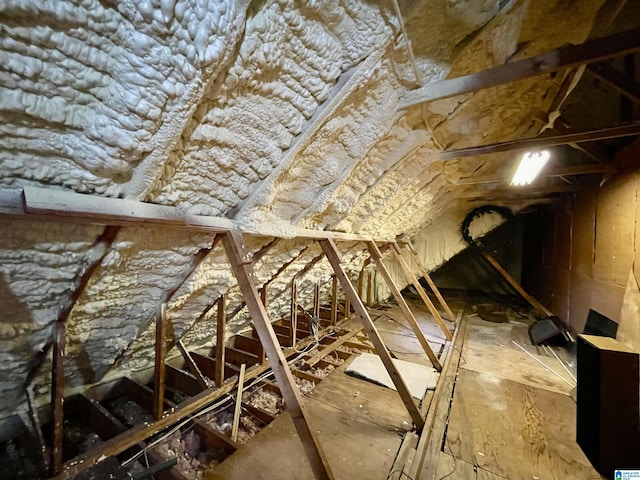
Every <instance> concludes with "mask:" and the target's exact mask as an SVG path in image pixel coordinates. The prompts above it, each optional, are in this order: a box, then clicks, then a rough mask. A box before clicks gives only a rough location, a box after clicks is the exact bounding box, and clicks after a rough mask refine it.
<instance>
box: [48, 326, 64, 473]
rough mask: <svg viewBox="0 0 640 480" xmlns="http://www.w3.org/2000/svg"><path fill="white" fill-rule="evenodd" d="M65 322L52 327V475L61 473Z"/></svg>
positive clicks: (50, 466) (50, 465)
mask: <svg viewBox="0 0 640 480" xmlns="http://www.w3.org/2000/svg"><path fill="white" fill-rule="evenodd" d="M65 332H66V326H65V322H56V323H55V324H54V326H53V358H52V366H51V424H52V427H53V428H52V429H51V431H52V439H51V461H50V464H49V469H50V471H51V474H52V475H57V474H58V473H60V472H61V471H62V449H63V445H62V438H63V432H62V429H63V422H64V352H65V341H66V339H65Z"/></svg>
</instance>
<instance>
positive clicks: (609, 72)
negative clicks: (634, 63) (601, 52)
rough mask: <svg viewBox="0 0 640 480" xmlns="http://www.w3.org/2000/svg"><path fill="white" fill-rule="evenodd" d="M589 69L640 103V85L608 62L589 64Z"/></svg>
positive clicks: (595, 75) (603, 80)
mask: <svg viewBox="0 0 640 480" xmlns="http://www.w3.org/2000/svg"><path fill="white" fill-rule="evenodd" d="M587 71H588V72H589V73H591V74H592V75H593V76H594V77H596V78H597V79H598V80H600V81H602V82H603V83H605V84H607V85H609V86H610V87H612V88H613V89H615V90H616V91H618V92H619V93H621V94H622V95H624V96H625V97H627V98H629V99H630V100H632V101H634V102H636V103H640V85H638V84H637V83H636V82H634V81H633V80H632V79H631V78H629V77H628V76H627V75H625V74H624V73H622V72H619V71H618V70H616V69H615V68H613V67H612V66H611V65H610V64H608V63H596V64H593V65H589V66H588V67H587Z"/></svg>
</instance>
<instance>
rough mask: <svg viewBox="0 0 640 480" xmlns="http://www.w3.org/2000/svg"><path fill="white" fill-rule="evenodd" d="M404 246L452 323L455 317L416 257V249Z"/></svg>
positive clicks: (408, 243) (409, 243)
mask: <svg viewBox="0 0 640 480" xmlns="http://www.w3.org/2000/svg"><path fill="white" fill-rule="evenodd" d="M405 246H406V247H407V250H408V251H409V254H410V255H411V256H412V258H413V261H414V262H415V263H416V265H418V268H419V269H420V274H421V275H422V276H423V278H424V279H425V280H426V281H427V283H428V284H429V288H431V291H432V292H433V293H434V294H435V296H436V298H437V299H438V302H440V305H441V306H442V308H443V309H444V311H445V312H447V315H448V316H449V320H451V321H452V322H453V321H455V319H456V316H455V315H454V314H453V312H452V311H451V309H450V308H449V304H448V303H447V301H446V300H445V299H444V297H443V296H442V294H441V293H440V290H438V287H437V286H436V284H435V282H434V281H433V280H432V279H431V275H429V272H428V271H427V268H426V267H425V266H424V264H423V263H422V261H421V260H420V257H418V252H416V249H415V248H414V247H413V244H412V243H411V242H406V243H405Z"/></svg>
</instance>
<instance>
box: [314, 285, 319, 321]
mask: <svg viewBox="0 0 640 480" xmlns="http://www.w3.org/2000/svg"><path fill="white" fill-rule="evenodd" d="M313 316H314V317H315V318H316V321H318V322H319V321H320V282H319V281H317V282H316V284H315V286H314V287H313Z"/></svg>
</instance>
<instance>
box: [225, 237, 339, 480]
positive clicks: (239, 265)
mask: <svg viewBox="0 0 640 480" xmlns="http://www.w3.org/2000/svg"><path fill="white" fill-rule="evenodd" d="M222 242H223V244H224V248H225V251H226V253H227V257H228V259H229V263H230V265H231V269H232V270H233V273H234V274H235V276H236V279H237V280H238V286H239V287H240V290H241V291H242V295H243V296H244V300H245V302H246V304H247V308H248V310H249V313H250V314H251V318H252V319H253V323H254V325H255V327H256V331H257V332H258V337H259V338H260V341H261V342H262V345H263V346H264V349H265V350H266V352H267V357H268V358H269V362H270V363H271V365H272V368H273V373H274V375H275V377H276V381H277V382H278V386H279V387H280V391H281V392H282V396H283V398H284V401H285V403H286V405H287V410H288V411H289V414H290V415H291V419H292V420H293V424H294V426H295V427H296V431H297V432H298V435H299V436H300V440H301V442H302V446H303V447H304V450H305V453H306V455H307V459H308V460H309V463H310V464H311V469H312V471H313V473H314V475H315V477H316V478H317V479H322V480H325V479H333V478H335V477H334V475H333V472H332V471H331V467H330V465H329V463H328V461H327V458H326V456H325V454H324V452H323V451H322V448H321V446H320V443H319V440H318V437H317V434H316V431H315V430H314V429H313V428H310V426H309V423H308V420H307V414H306V413H305V408H304V405H303V403H302V397H301V395H300V392H299V391H298V387H297V386H296V383H295V380H294V378H293V375H292V374H291V370H290V369H289V365H288V364H287V360H286V358H285V357H284V355H283V354H282V349H281V348H280V345H279V344H278V339H277V337H276V334H275V332H274V330H273V326H272V325H271V322H270V321H269V317H268V316H267V311H266V310H265V308H264V305H262V302H261V301H260V297H259V295H258V290H257V289H256V286H255V284H254V282H253V268H252V266H251V264H250V263H249V262H247V261H246V260H244V259H243V255H242V252H243V250H244V239H243V238H242V235H241V234H240V233H237V232H228V233H226V234H225V235H224V237H223V240H222Z"/></svg>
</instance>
